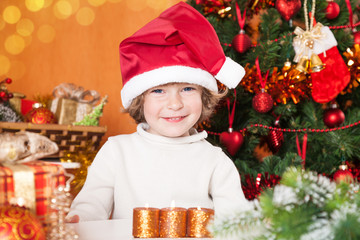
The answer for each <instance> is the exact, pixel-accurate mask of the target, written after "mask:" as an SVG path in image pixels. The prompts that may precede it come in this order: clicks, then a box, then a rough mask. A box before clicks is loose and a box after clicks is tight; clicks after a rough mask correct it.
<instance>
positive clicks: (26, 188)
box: [0, 160, 65, 225]
mask: <svg viewBox="0 0 360 240" xmlns="http://www.w3.org/2000/svg"><path fill="white" fill-rule="evenodd" d="M58 185H65V175H64V169H63V167H62V166H61V165H59V164H55V163H50V162H45V161H41V160H38V161H33V162H28V163H23V164H15V165H10V164H2V165H1V164H0V205H3V204H6V203H11V202H12V199H13V198H19V197H21V198H25V199H26V198H27V197H29V196H30V197H33V198H34V199H30V200H31V201H30V202H32V203H30V204H29V206H27V207H30V210H32V211H33V212H34V213H35V214H36V215H37V216H38V218H39V220H40V221H41V222H42V223H43V224H44V225H47V224H48V222H49V219H47V216H49V213H50V211H51V209H50V207H49V203H50V197H51V194H52V192H53V190H54V188H56V187H57V186H58ZM26 203H29V201H28V202H26ZM26 203H25V206H26Z"/></svg>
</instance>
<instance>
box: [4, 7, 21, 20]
mask: <svg viewBox="0 0 360 240" xmlns="http://www.w3.org/2000/svg"><path fill="white" fill-rule="evenodd" d="M20 18H21V11H20V10H19V8H18V7H16V6H7V7H6V8H5V9H4V11H3V19H4V21H5V22H7V23H10V24H14V23H17V22H18V21H19V20H20Z"/></svg>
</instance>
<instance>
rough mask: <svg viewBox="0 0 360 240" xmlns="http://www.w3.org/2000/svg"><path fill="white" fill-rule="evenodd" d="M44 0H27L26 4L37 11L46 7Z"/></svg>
mask: <svg viewBox="0 0 360 240" xmlns="http://www.w3.org/2000/svg"><path fill="white" fill-rule="evenodd" d="M44 4H45V1H44V0H25V6H26V8H27V9H29V11H31V12H37V11H39V10H41V9H42V8H43V7H44Z"/></svg>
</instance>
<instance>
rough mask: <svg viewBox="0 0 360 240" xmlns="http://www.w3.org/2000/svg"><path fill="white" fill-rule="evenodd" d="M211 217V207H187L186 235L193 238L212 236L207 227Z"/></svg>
mask: <svg viewBox="0 0 360 240" xmlns="http://www.w3.org/2000/svg"><path fill="white" fill-rule="evenodd" d="M213 217H214V210H213V209H209V208H200V207H198V208H189V209H188V213H187V236H188V237H194V238H209V237H212V236H211V233H210V232H209V231H208V229H207V225H208V223H209V221H210V220H211V219H213Z"/></svg>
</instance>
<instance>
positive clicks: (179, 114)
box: [144, 83, 202, 137]
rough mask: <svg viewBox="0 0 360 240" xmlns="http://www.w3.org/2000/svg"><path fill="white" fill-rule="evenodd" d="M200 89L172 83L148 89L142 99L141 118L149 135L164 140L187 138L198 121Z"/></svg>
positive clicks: (186, 84) (195, 86)
mask: <svg viewBox="0 0 360 240" xmlns="http://www.w3.org/2000/svg"><path fill="white" fill-rule="evenodd" d="M201 91H202V87H200V86H198V85H195V84H189V83H174V84H167V85H161V86H157V87H154V88H151V89H149V90H148V91H147V92H146V93H145V95H144V116H145V119H146V122H147V123H148V124H149V126H150V127H149V129H148V130H147V131H148V132H150V133H153V134H156V135H160V136H166V137H182V136H188V135H189V130H190V128H192V127H193V126H194V125H195V124H196V123H197V121H198V120H199V118H200V115H201V111H202V100H201Z"/></svg>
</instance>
